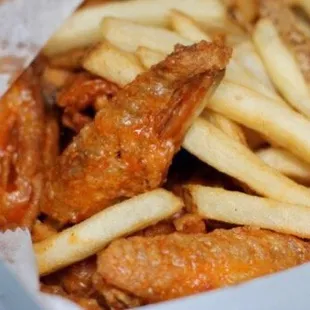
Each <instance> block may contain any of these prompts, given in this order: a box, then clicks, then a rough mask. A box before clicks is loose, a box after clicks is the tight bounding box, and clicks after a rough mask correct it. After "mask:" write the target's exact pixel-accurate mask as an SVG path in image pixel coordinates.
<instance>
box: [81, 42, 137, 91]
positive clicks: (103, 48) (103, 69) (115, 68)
mask: <svg viewBox="0 0 310 310" xmlns="http://www.w3.org/2000/svg"><path fill="white" fill-rule="evenodd" d="M83 67H84V68H85V69H86V70H88V71H90V72H91V73H93V74H96V75H99V76H101V77H103V78H105V79H107V80H109V81H111V82H114V83H116V84H118V85H119V86H124V85H126V84H128V83H130V82H131V81H132V80H134V79H135V78H136V76H137V75H138V74H140V73H141V72H143V67H142V65H141V64H140V63H139V61H138V59H137V58H136V56H135V55H134V54H131V53H129V52H126V51H122V50H120V49H118V48H117V47H115V46H113V45H112V44H110V43H109V42H102V43H100V44H98V45H97V46H96V47H94V48H93V49H92V50H91V51H90V52H89V54H88V55H87V56H86V57H85V59H84V62H83Z"/></svg>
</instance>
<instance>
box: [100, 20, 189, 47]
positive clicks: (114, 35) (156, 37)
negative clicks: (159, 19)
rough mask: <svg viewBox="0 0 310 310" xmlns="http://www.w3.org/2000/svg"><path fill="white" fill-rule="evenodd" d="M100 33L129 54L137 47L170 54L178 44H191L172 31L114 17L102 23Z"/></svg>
mask: <svg viewBox="0 0 310 310" xmlns="http://www.w3.org/2000/svg"><path fill="white" fill-rule="evenodd" d="M101 32H102V35H103V37H104V38H105V39H106V40H108V41H109V42H111V43H112V44H114V45H115V46H117V47H119V48H121V49H123V50H125V51H129V52H134V51H136V49H137V48H138V47H139V46H145V47H148V48H150V49H154V50H157V51H160V52H163V53H171V52H172V51H173V49H174V46H175V45H176V44H178V43H180V44H183V45H190V44H191V43H192V42H191V41H190V40H187V39H185V38H183V37H181V36H179V35H178V34H177V33H175V32H173V31H170V30H167V29H164V28H159V27H153V26H145V25H141V24H138V23H134V22H130V21H126V20H123V19H119V18H114V17H107V18H105V19H104V20H103V21H102V24H101Z"/></svg>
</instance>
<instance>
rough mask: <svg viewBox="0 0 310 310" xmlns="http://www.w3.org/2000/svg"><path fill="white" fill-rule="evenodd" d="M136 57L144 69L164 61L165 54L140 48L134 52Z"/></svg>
mask: <svg viewBox="0 0 310 310" xmlns="http://www.w3.org/2000/svg"><path fill="white" fill-rule="evenodd" d="M136 55H137V57H138V59H139V60H140V62H141V63H142V64H143V66H144V67H145V68H146V69H149V68H151V67H152V66H153V65H156V64H158V63H159V62H161V61H162V60H164V59H165V57H166V54H164V53H161V52H157V51H154V50H151V49H149V48H147V47H144V46H140V47H138V49H137V50H136Z"/></svg>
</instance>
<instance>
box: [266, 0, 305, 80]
mask: <svg viewBox="0 0 310 310" xmlns="http://www.w3.org/2000/svg"><path fill="white" fill-rule="evenodd" d="M260 14H261V16H262V17H269V18H270V19H271V20H272V22H273V24H274V25H275V27H276V28H277V30H278V32H279V34H280V36H281V38H282V40H283V41H284V42H285V43H286V45H287V46H288V47H289V49H290V50H291V51H292V52H293V54H294V55H295V58H296V60H297V61H298V63H299V66H300V69H301V71H302V73H303V75H304V78H305V80H306V81H307V83H308V85H310V38H309V36H307V35H306V34H305V33H304V31H303V30H302V29H301V28H300V27H299V26H298V25H299V24H298V23H297V20H296V16H295V15H294V13H293V12H292V11H291V10H290V8H289V6H287V5H284V4H283V1H281V0H272V1H270V0H260Z"/></svg>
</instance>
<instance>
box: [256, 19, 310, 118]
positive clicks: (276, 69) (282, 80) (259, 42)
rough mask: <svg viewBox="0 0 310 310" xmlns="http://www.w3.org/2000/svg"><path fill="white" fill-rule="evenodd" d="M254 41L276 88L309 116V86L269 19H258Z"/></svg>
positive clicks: (297, 108)
mask: <svg viewBox="0 0 310 310" xmlns="http://www.w3.org/2000/svg"><path fill="white" fill-rule="evenodd" d="M253 40H254V43H255V46H256V48H257V50H258V51H259V54H260V55H261V57H262V59H263V61H264V63H265V66H266V68H267V71H268V73H269V75H270V77H271V79H272V81H273V82H274V84H275V85H276V86H277V88H278V89H279V91H280V92H281V93H282V95H283V96H284V97H285V98H286V99H287V101H288V102H289V103H290V104H291V105H292V106H293V107H294V108H295V109H296V110H297V111H299V112H301V113H302V114H304V115H305V116H307V117H310V89H309V87H308V85H307V83H306V81H305V79H304V77H303V75H302V72H301V70H300V68H299V66H298V63H297V61H296V60H295V58H294V55H292V53H291V52H290V51H289V50H288V48H287V47H286V46H285V44H284V43H283V42H282V40H281V38H280V36H279V34H278V32H277V29H276V28H275V27H274V25H273V24H272V22H271V21H270V20H269V19H261V20H260V21H259V22H258V23H257V24H256V26H255V29H254V33H253ZM275 55H276V57H275ZM284 68H285V69H284Z"/></svg>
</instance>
